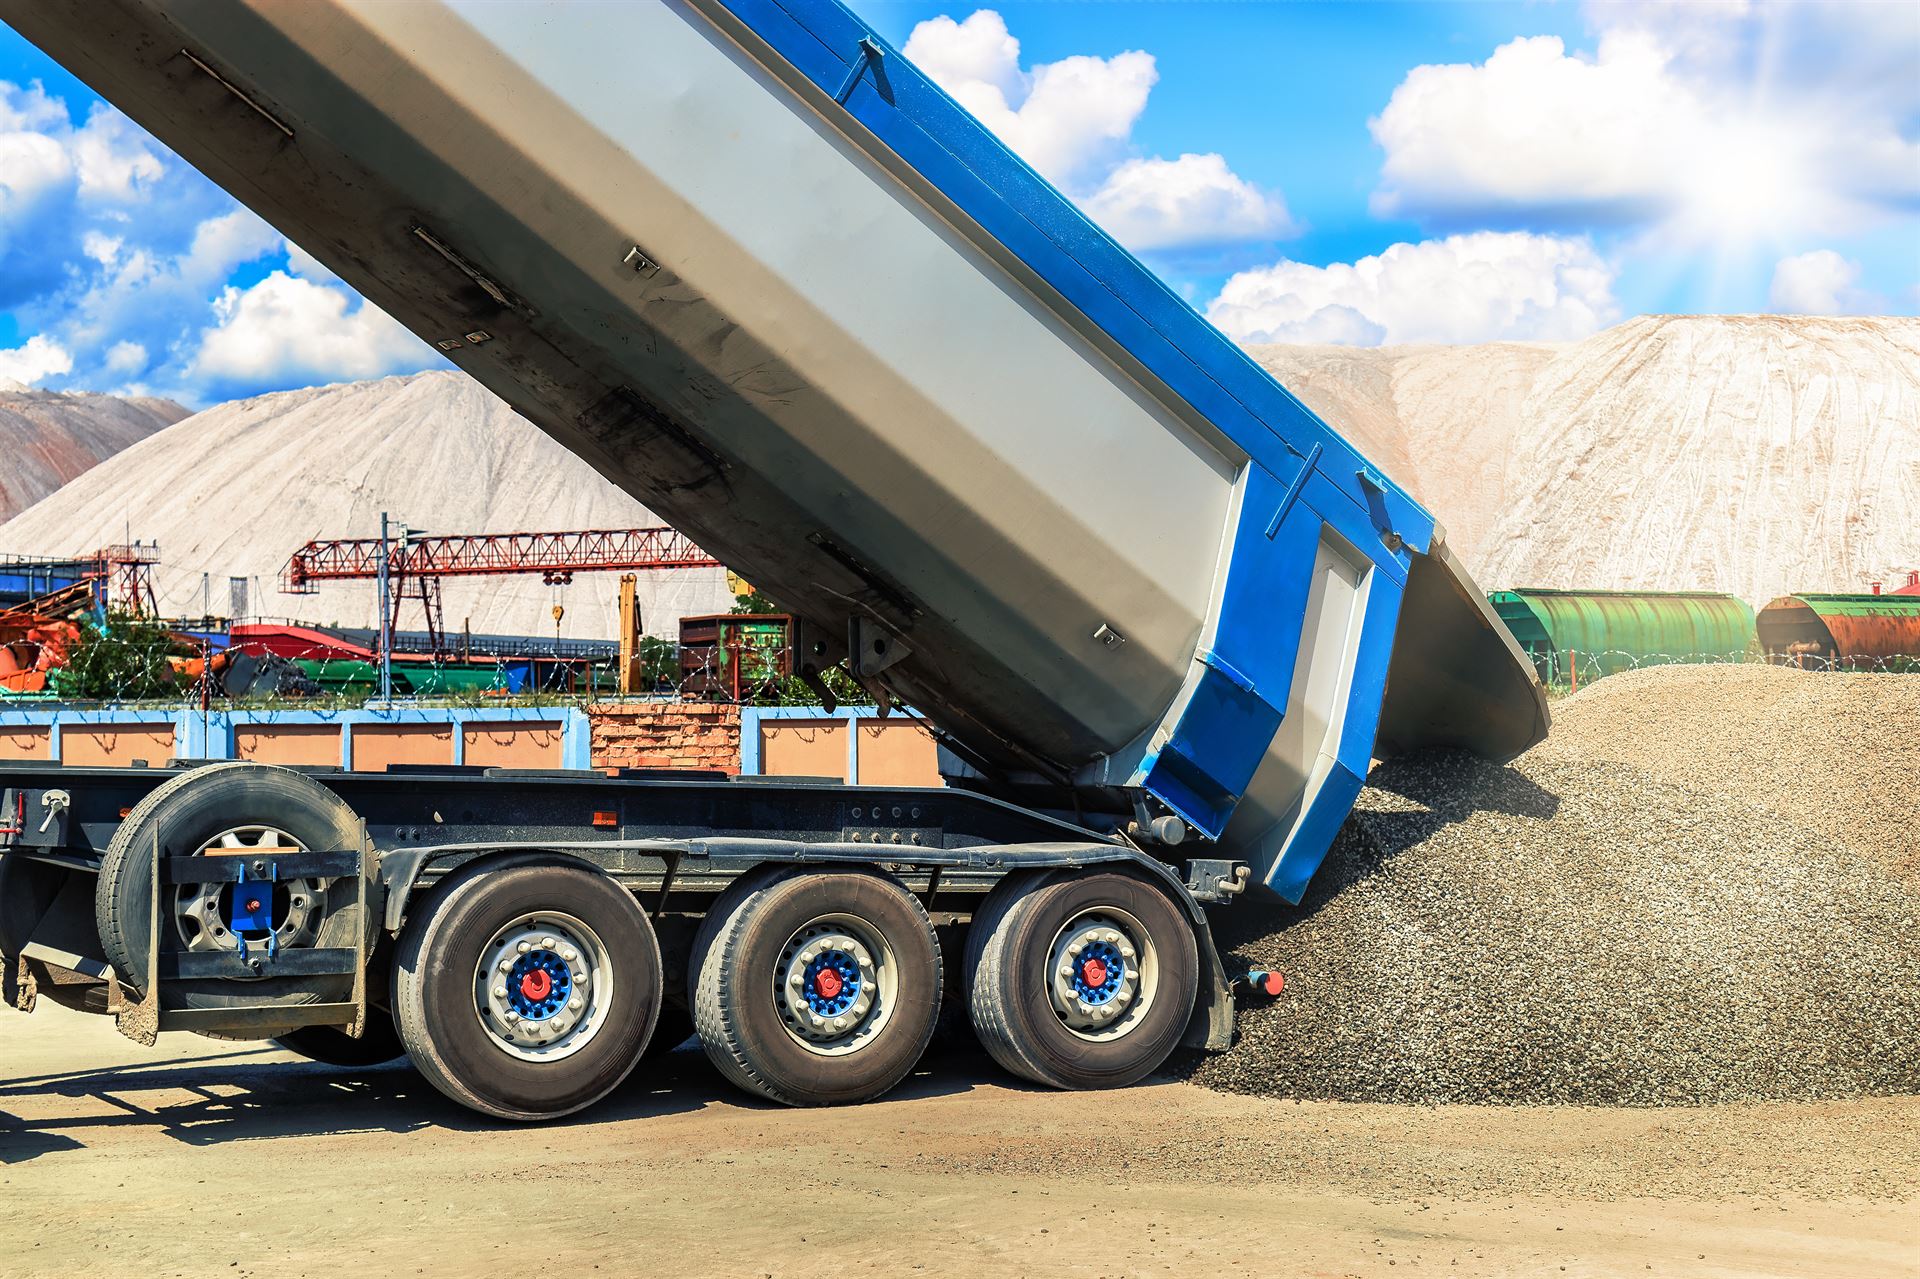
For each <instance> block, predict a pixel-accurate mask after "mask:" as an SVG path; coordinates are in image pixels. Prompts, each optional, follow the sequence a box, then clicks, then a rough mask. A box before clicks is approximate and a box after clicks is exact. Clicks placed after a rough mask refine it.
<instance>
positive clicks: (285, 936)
mask: <svg viewBox="0 0 1920 1279" xmlns="http://www.w3.org/2000/svg"><path fill="white" fill-rule="evenodd" d="M306 851H307V846H306V845H305V844H302V843H301V842H300V841H299V840H297V839H295V838H294V837H293V836H292V835H289V834H288V833H287V832H286V831H283V830H281V829H280V828H279V827H277V826H263V825H246V826H233V827H229V828H228V829H226V830H223V831H221V832H220V833H219V834H218V835H215V836H214V837H213V838H211V839H209V840H207V841H206V842H205V843H204V844H202V845H200V848H199V850H198V852H197V853H196V856H200V857H243V856H251V855H253V854H256V853H257V854H259V855H261V856H262V857H264V858H265V859H266V860H267V861H272V860H273V855H274V854H275V853H279V852H291V853H304V852H306ZM263 881H264V877H263ZM248 891H255V892H259V893H265V894H270V895H271V896H272V900H273V913H272V920H273V928H272V929H271V930H270V932H271V937H272V942H273V945H274V947H275V948H276V949H280V950H285V949H287V948H289V947H293V946H311V945H313V944H314V942H315V941H316V940H318V936H319V929H320V915H321V906H322V905H323V899H324V895H325V892H326V881H325V880H319V879H289V880H285V881H283V882H281V883H277V884H269V883H266V882H260V883H258V884H257V885H255V884H253V883H251V882H249V883H248V884H231V883H217V884H182V885H180V886H179V887H178V888H177V889H175V890H174V912H173V926H174V931H175V932H176V933H177V934H179V937H180V943H181V944H182V945H183V946H185V947H186V948H187V950H189V951H195V952H201V953H204V952H207V951H219V950H225V951H237V950H239V949H240V936H239V935H237V934H235V933H234V931H233V929H232V928H231V927H230V926H229V924H230V920H231V915H230V913H229V911H228V909H227V907H228V904H229V894H230V893H234V892H248ZM245 937H246V942H247V945H248V946H249V947H254V946H262V947H264V946H266V945H267V942H268V937H269V930H265V929H262V930H255V931H249V932H247V933H246V934H245Z"/></svg>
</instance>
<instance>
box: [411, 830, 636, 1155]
mask: <svg viewBox="0 0 1920 1279" xmlns="http://www.w3.org/2000/svg"><path fill="white" fill-rule="evenodd" d="M540 914H554V915H556V916H557V915H566V916H571V917H572V919H573V920H575V921H578V923H580V924H583V925H585V926H586V928H588V929H590V930H592V933H593V934H594V936H595V937H596V938H597V940H598V941H599V943H600V945H601V947H602V948H603V949H604V951H605V964H606V970H607V972H608V973H610V974H611V978H612V983H611V984H612V990H613V996H612V1002H611V1004H610V1005H609V1006H608V1007H606V1008H604V1009H601V1010H599V1012H598V1013H597V1016H598V1018H599V1024H598V1028H597V1029H596V1030H595V1031H594V1032H593V1034H592V1036H591V1037H590V1038H588V1039H587V1040H586V1041H585V1042H584V1043H583V1044H582V1046H581V1047H579V1048H578V1050H577V1051H574V1052H572V1053H571V1055H568V1056H564V1057H559V1058H557V1059H554V1060H547V1061H538V1060H529V1059H527V1058H525V1057H522V1056H516V1055H515V1053H514V1051H513V1050H512V1049H511V1048H509V1047H508V1046H507V1044H506V1043H505V1042H504V1041H503V1040H502V1039H501V1038H498V1037H496V1035H495V1033H494V1032H493V1031H492V1030H489V1029H488V1026H487V1025H485V1024H483V1023H482V1021H481V1014H480V1011H479V1008H478V1005H477V1003H476V988H475V978H476V975H477V972H478V969H479V967H480V965H481V963H482V961H483V959H484V958H485V955H486V953H487V951H488V948H489V947H490V946H492V945H493V943H494V941H495V940H496V938H497V936H498V935H499V934H500V932H501V930H502V929H503V928H505V927H507V926H508V925H510V924H512V923H513V921H515V920H516V919H519V918H520V917H522V916H526V915H536V916H537V915H540ZM596 988H598V989H604V987H603V986H597V987H596ZM660 991H661V965H660V944H659V941H658V940H657V939H656V938H655V936H654V931H653V925H652V923H651V922H649V921H648V919H647V916H646V912H645V911H643V910H641V909H640V903H639V902H637V901H635V900H634V898H633V894H632V893H630V892H628V891H627V890H626V889H624V888H622V887H621V886H620V885H619V883H617V882H616V881H615V880H614V879H612V878H611V877H610V876H608V875H606V874H604V873H603V872H601V871H599V870H596V869H594V868H592V867H589V866H584V865H581V864H580V863H577V862H570V861H560V860H544V859H543V860H531V861H517V862H510V863H505V864H501V863H492V864H488V863H480V864H476V865H473V866H468V867H464V868H462V869H461V870H460V871H458V872H456V873H455V874H454V875H453V876H451V877H450V878H449V879H448V880H447V881H446V882H445V883H443V884H440V885H439V886H437V887H436V888H435V889H434V893H433V896H432V898H431V899H430V900H429V901H428V902H427V903H426V905H425V907H424V908H422V909H418V910H416V911H415V912H414V916H413V918H412V919H411V920H409V921H408V923H407V927H406V929H405V931H403V932H402V933H401V935H400V944H399V946H398V948H397V950H396V953H395V957H394V969H393V1011H394V1020H395V1021H396V1022H397V1023H398V1025H399V1029H400V1040H401V1043H403V1044H404V1045H405V1046H406V1050H407V1055H408V1056H410V1057H411V1058H412V1059H413V1064H414V1066H415V1067H416V1068H417V1069H418V1070H419V1071H420V1073H421V1074H422V1075H424V1076H426V1079H427V1082H429V1083H431V1084H432V1085H433V1086H434V1087H435V1088H437V1089H439V1090H440V1091H441V1092H443V1093H445V1094H446V1095H447V1096H448V1097H450V1098H452V1099H453V1100H454V1101H457V1102H459V1103H460V1104H461V1105H463V1106H467V1107H470V1108H471V1109H473V1110H477V1111H479V1112H481V1113H482V1114H486V1115H492V1116H494V1117H495V1118H498V1119H512V1120H518V1121H522V1122H535V1121H539V1120H543V1119H555V1118H558V1117H559V1116H561V1115H567V1114H572V1113H573V1112H574V1111H576V1110H581V1109H584V1108H585V1107H587V1106H591V1105H592V1104H593V1103H594V1102H596V1101H599V1100H600V1099H601V1098H602V1097H605V1096H606V1095H607V1094H608V1093H610V1092H612V1091H613V1090H614V1089H615V1088H617V1087H619V1085H620V1082H621V1081H622V1080H623V1079H625V1078H626V1077H627V1075H628V1073H629V1072H631V1071H632V1070H633V1068H634V1066H635V1065H637V1064H638V1063H639V1061H640V1057H641V1054H642V1053H643V1052H644V1051H645V1050H646V1046H647V1041H648V1039H649V1037H650V1036H651V1035H652V1033H653V1029H654V1025H655V1023H656V1022H657V1021H658V1019H659V1016H660Z"/></svg>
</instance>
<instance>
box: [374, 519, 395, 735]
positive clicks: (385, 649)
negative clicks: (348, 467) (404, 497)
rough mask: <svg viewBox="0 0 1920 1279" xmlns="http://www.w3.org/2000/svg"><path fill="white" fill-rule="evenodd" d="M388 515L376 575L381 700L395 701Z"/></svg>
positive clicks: (381, 529)
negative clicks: (389, 604) (389, 608)
mask: <svg viewBox="0 0 1920 1279" xmlns="http://www.w3.org/2000/svg"><path fill="white" fill-rule="evenodd" d="M387 562H388V552H387V513H386V512H385V511H382V512H380V558H379V562H378V565H377V566H376V569H375V573H376V576H377V577H378V579H379V582H380V700H381V701H383V702H391V701H392V700H393V619H392V614H391V612H390V611H389V610H388V608H387V591H388V581H387V574H388V567H387Z"/></svg>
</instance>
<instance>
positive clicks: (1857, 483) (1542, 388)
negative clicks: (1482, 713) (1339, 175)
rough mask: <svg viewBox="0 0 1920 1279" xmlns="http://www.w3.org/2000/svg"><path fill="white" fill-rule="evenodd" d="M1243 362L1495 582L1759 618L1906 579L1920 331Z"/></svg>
mask: <svg viewBox="0 0 1920 1279" xmlns="http://www.w3.org/2000/svg"><path fill="white" fill-rule="evenodd" d="M1253 354H1254V356H1255V357H1256V358H1257V359H1259V360H1260V361H1261V363H1262V364H1264V365H1266V367H1267V368H1268V369H1270V370H1271V371H1272V372H1273V373H1274V374H1275V375H1276V376H1278V377H1279V378H1280V380H1281V381H1282V382H1285V383H1286V384H1287V385H1288V386H1289V387H1291V388H1292V389H1293V390H1294V392H1295V393H1296V394H1298V395H1299V396H1300V397H1301V398H1302V399H1304V400H1305V401H1306V402H1307V403H1308V404H1310V405H1311V406H1313V407H1314V408H1315V409H1316V410H1317V411H1319V412H1321V413H1322V414H1323V415H1324V416H1326V417H1327V418H1328V420H1329V421H1330V422H1332V423H1334V425H1335V426H1336V427H1338V428H1340V429H1342V430H1344V431H1346V432H1347V433H1348V434H1349V435H1350V437H1351V438H1352V439H1353V440H1354V441H1355V443H1356V444H1358V445H1359V446H1360V447H1361V449H1362V450H1363V451H1364V452H1366V453H1368V455H1369V456H1371V457H1373V458H1374V459H1375V460H1376V461H1377V462H1378V463H1379V464H1380V465H1382V466H1384V467H1386V468H1387V469H1388V471H1389V472H1391V473H1392V474H1393V475H1394V476H1395V477H1396V478H1398V479H1399V480H1401V482H1403V483H1405V484H1406V485H1407V486H1408V487H1409V488H1411V489H1412V490H1413V492H1414V493H1415V494H1416V495H1417V496H1418V497H1419V498H1420V499H1421V500H1422V501H1423V502H1425V503H1426V504H1427V505H1428V506H1429V507H1430V508H1431V509H1432V510H1433V511H1434V512H1435V514H1437V515H1438V516H1439V518H1440V521H1441V523H1442V524H1444V525H1445V526H1446V528H1447V529H1448V532H1449V536H1450V538H1451V541H1452V543H1453V546H1454V548H1455V550H1456V551H1458V552H1459V553H1461V554H1462V555H1463V556H1464V557H1465V559H1466V561H1467V564H1468V566H1469V567H1470V569H1471V570H1472V572H1473V574H1474V576H1475V578H1476V580H1478V582H1479V584H1480V585H1481V586H1483V587H1486V588H1489V589H1494V588H1503V587H1510V586H1547V587H1561V588H1588V589H1631V590H1715V591H1730V592H1732V593H1733V594H1735V595H1738V596H1740V597H1741V598H1743V599H1745V600H1747V601H1748V602H1749V603H1752V604H1755V605H1756V606H1758V605H1763V604H1765V603H1766V602H1767V601H1768V600H1770V599H1772V598H1774V597H1775V596H1778V595H1783V594H1786V593H1788V592H1789V591H1864V590H1866V589H1868V584H1869V583H1870V582H1872V581H1897V580H1899V577H1898V575H1899V574H1901V573H1902V571H1903V570H1905V569H1909V568H1920V320H1915V319H1911V318H1884V317H1882V318H1825V317H1815V316H1804V317H1803V316H1647V317H1642V318H1640V319H1636V320H1631V321H1628V322H1627V323H1625V324H1621V325H1618V326H1616V327H1615V328H1612V329H1608V330H1607V331H1605V332H1603V333H1599V334H1596V335H1595V336H1593V337H1591V338H1588V339H1587V340H1585V341H1583V342H1577V343H1571V344H1567V345H1561V346H1549V345H1544V344H1539V345H1536V344H1516V343H1495V344H1490V345H1486V346H1471V347H1401V348H1388V349H1380V350H1348V349H1342V348H1336V347H1258V348H1254V350H1253Z"/></svg>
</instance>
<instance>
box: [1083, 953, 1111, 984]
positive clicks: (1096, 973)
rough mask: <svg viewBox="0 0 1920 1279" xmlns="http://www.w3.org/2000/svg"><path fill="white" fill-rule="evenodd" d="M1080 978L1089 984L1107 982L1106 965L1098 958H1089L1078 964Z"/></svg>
mask: <svg viewBox="0 0 1920 1279" xmlns="http://www.w3.org/2000/svg"><path fill="white" fill-rule="evenodd" d="M1080 980H1081V981H1083V982H1085V983H1086V984H1087V985H1089V986H1104V985H1106V984H1107V965H1106V964H1105V962H1103V961H1101V960H1098V959H1089V960H1086V961H1085V962H1084V963H1082V964H1081V965H1080Z"/></svg>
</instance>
